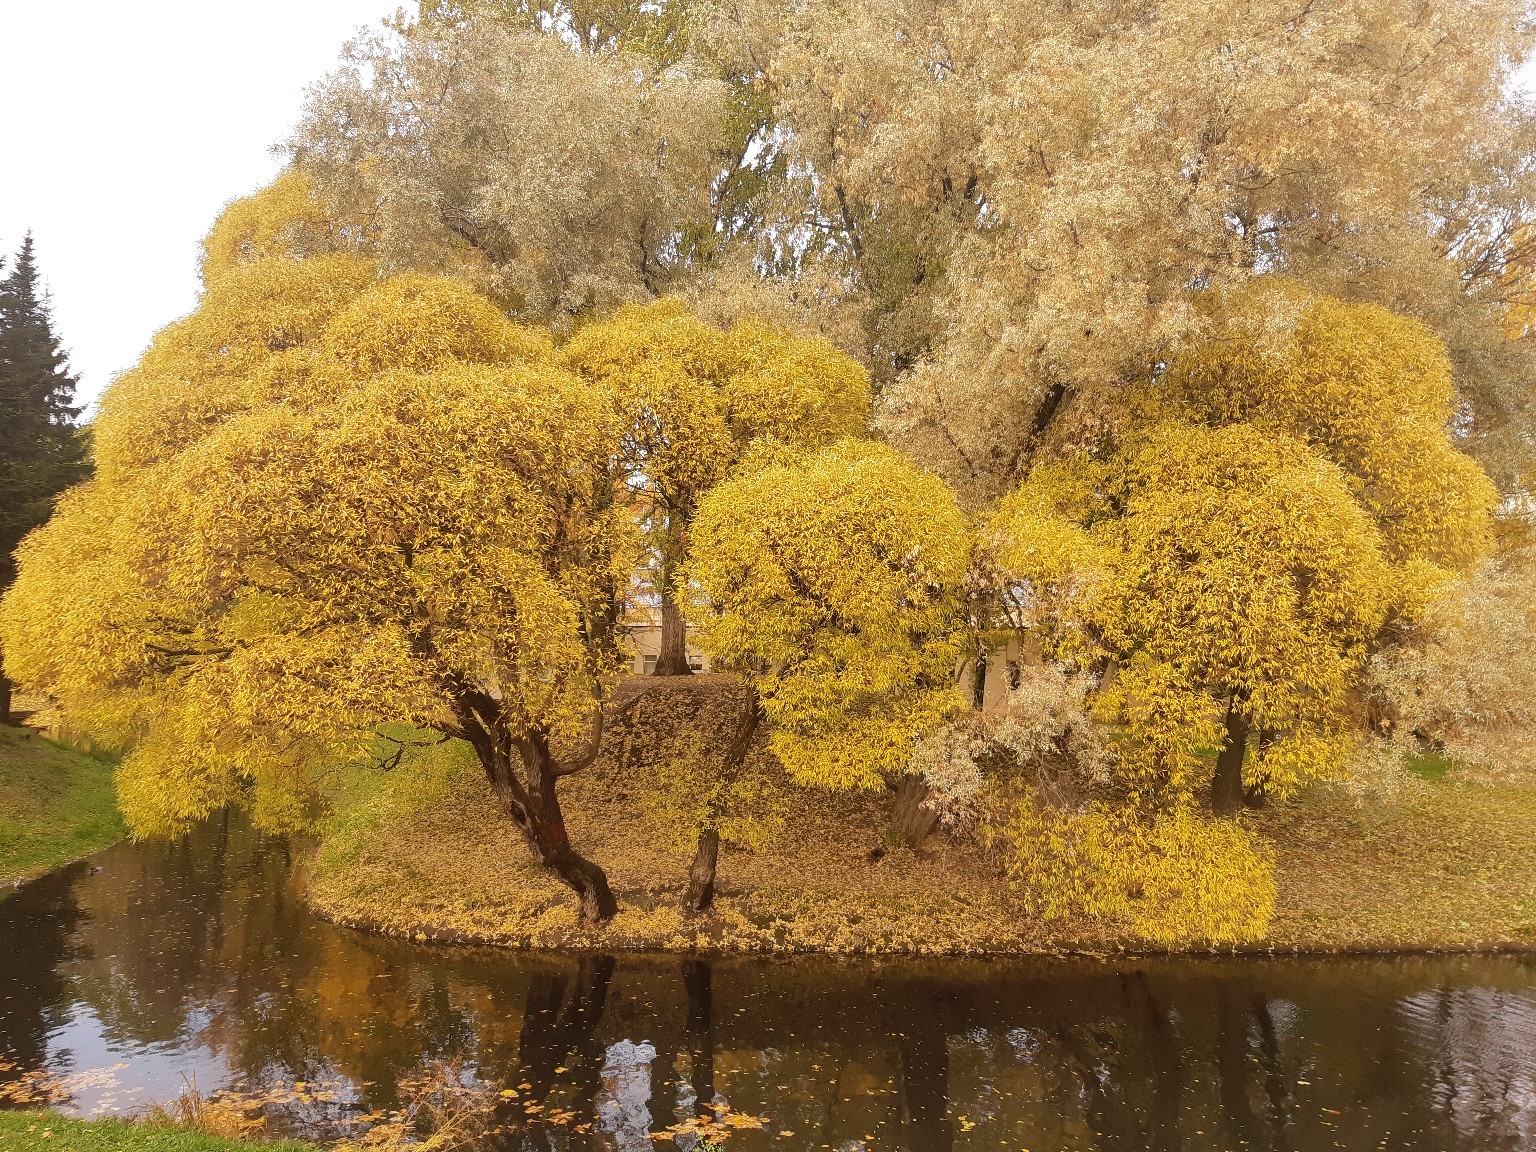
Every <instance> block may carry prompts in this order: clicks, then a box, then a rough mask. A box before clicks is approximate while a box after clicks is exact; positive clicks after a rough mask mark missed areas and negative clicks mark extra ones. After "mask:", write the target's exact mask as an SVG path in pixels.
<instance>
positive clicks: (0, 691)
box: [0, 672, 11, 724]
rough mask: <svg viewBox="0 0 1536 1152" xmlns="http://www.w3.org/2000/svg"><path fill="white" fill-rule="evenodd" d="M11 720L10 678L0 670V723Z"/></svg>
mask: <svg viewBox="0 0 1536 1152" xmlns="http://www.w3.org/2000/svg"><path fill="white" fill-rule="evenodd" d="M10 722H11V680H10V677H8V676H7V675H6V674H5V673H4V672H0V724H9V723H10Z"/></svg>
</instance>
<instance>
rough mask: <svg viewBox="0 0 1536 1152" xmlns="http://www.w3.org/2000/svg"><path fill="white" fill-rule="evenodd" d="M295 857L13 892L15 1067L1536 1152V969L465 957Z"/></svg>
mask: <svg viewBox="0 0 1536 1152" xmlns="http://www.w3.org/2000/svg"><path fill="white" fill-rule="evenodd" d="M289 852H290V850H289V848H288V846H287V845H286V844H285V843H284V842H283V841H281V840H274V839H263V838H261V837H258V836H256V835H254V834H252V833H250V832H247V831H243V830H242V829H241V828H240V827H239V826H238V825H237V824H234V823H231V822H221V823H215V824H214V825H211V826H209V827H208V828H206V829H204V830H203V831H201V832H199V833H198V834H197V835H196V836H194V837H192V838H190V839H189V840H187V841H186V842H184V843H181V844H178V845H141V846H129V845H121V846H118V847H116V848H113V849H110V850H108V851H107V852H105V853H103V854H101V855H100V856H98V857H96V858H95V859H94V860H93V861H91V862H88V863H86V864H81V865H76V866H74V867H71V868H69V869H66V870H64V871H63V872H60V873H57V874H55V875H53V876H51V877H48V878H45V879H44V880H41V881H39V882H37V883H35V884H32V885H30V886H28V887H26V888H23V889H22V890H21V891H20V892H18V893H16V894H15V895H13V896H11V897H9V898H8V899H5V900H4V901H0V1051H3V1052H6V1053H8V1057H7V1058H6V1059H7V1060H8V1062H9V1063H11V1064H13V1065H15V1068H13V1070H11V1071H8V1072H0V1078H4V1077H11V1078H13V1079H14V1078H15V1077H16V1076H17V1075H18V1074H19V1073H20V1071H21V1070H23V1069H36V1068H42V1067H46V1068H48V1069H51V1070H53V1071H55V1072H57V1073H59V1074H61V1075H62V1076H63V1077H64V1078H65V1083H66V1084H67V1086H68V1090H69V1092H70V1099H69V1103H68V1105H67V1107H68V1108H69V1109H72V1110H75V1111H78V1112H80V1113H85V1114H91V1113H101V1112H111V1111H132V1110H134V1109H136V1108H141V1107H143V1106H144V1104H145V1102H146V1101H148V1100H158V1101H162V1102H163V1101H168V1100H170V1099H172V1098H174V1097H175V1096H176V1095H177V1094H178V1093H179V1092H180V1091H181V1090H182V1087H183V1077H184V1076H190V1075H192V1074H195V1075H196V1079H197V1084H198V1086H199V1088H200V1089H202V1090H203V1091H205V1092H206V1091H209V1090H211V1089H215V1088H219V1087H221V1086H225V1085H233V1084H238V1085H241V1086H243V1087H244V1088H246V1089H248V1090H259V1089H262V1088H269V1087H285V1086H291V1085H293V1084H294V1083H295V1082H298V1083H301V1084H303V1085H304V1088H303V1089H301V1090H300V1091H299V1092H298V1094H297V1095H288V1096H285V1097H284V1098H282V1099H280V1100H278V1101H277V1102H275V1103H273V1104H272V1105H271V1107H270V1109H269V1120H270V1126H271V1128H272V1129H273V1130H274V1131H276V1132H279V1133H284V1134H293V1135H302V1136H310V1137H315V1138H330V1137H335V1136H338V1135H342V1134H344V1133H346V1132H347V1131H354V1132H355V1131H356V1128H355V1124H353V1125H352V1126H351V1127H350V1128H349V1123H351V1122H352V1120H353V1119H354V1118H355V1117H356V1115H357V1114H358V1113H360V1112H365V1111H368V1110H370V1109H375V1108H389V1107H395V1106H396V1105H397V1103H398V1096H397V1088H396V1085H397V1083H398V1082H399V1081H400V1080H401V1078H402V1077H408V1076H410V1075H411V1074H412V1073H413V1072H416V1071H418V1070H420V1069H421V1068H422V1067H424V1066H426V1065H427V1064H429V1063H431V1062H433V1061H436V1060H439V1059H443V1060H455V1061H459V1062H461V1066H462V1068H463V1069H464V1070H465V1072H464V1074H465V1075H469V1076H475V1077H478V1078H481V1079H484V1080H487V1081H492V1082H494V1083H496V1084H498V1085H506V1086H508V1087H511V1088H513V1089H514V1090H516V1091H517V1092H518V1096H517V1097H516V1100H515V1102H514V1103H513V1104H511V1105H509V1106H508V1107H509V1109H510V1112H509V1115H511V1117H512V1119H513V1120H514V1121H515V1123H513V1125H512V1129H511V1131H510V1133H509V1134H507V1135H505V1136H503V1137H501V1138H499V1139H500V1143H499V1144H498V1145H497V1147H503V1148H518V1149H522V1148H537V1149H565V1148H623V1149H648V1148H663V1149H665V1148H671V1147H674V1143H673V1138H666V1139H665V1140H663V1141H660V1142H658V1141H654V1140H652V1139H651V1135H650V1134H651V1133H656V1132H661V1131H663V1130H665V1129H667V1128H668V1127H669V1126H671V1125H673V1124H675V1123H677V1122H679V1121H680V1120H684V1119H686V1118H687V1117H689V1116H691V1115H693V1114H694V1113H695V1112H696V1110H697V1109H698V1108H699V1105H700V1103H701V1102H704V1103H710V1102H713V1103H714V1104H716V1105H729V1107H730V1108H731V1109H733V1110H735V1112H736V1113H737V1114H746V1115H755V1116H759V1117H764V1118H766V1121H767V1124H766V1127H765V1128H764V1129H761V1130H754V1129H744V1130H741V1131H739V1132H736V1133H735V1134H734V1135H733V1137H732V1139H731V1141H730V1143H731V1147H732V1149H733V1150H734V1149H741V1150H742V1152H747V1150H752V1149H767V1148H775V1149H839V1150H852V1149H861V1148H879V1149H925V1150H926V1149H941V1150H948V1149H964V1148H1008V1149H1030V1150H1033V1152H1046V1150H1054V1149H1116V1150H1122V1149H1123V1150H1126V1152H1132V1150H1134V1152H1145V1150H1151V1149H1187V1150H1190V1152H1195V1150H1206V1149H1235V1148H1253V1149H1275V1150H1279V1149H1289V1150H1295V1152H1310V1150H1312V1149H1333V1148H1345V1149H1359V1150H1361V1152H1364V1150H1368V1149H1370V1150H1374V1149H1445V1150H1454V1149H1469V1150H1476V1152H1494V1150H1499V1149H1528V1148H1533V1147H1536V968H1533V966H1532V963H1531V962H1529V961H1527V960H1524V959H1520V958H1514V957H1470V958H1442V959H1421V958H1404V959H1386V960H1342V961H1310V960H1273V961H1266V960H1240V961H1239V960H1232V961H1212V960H1204V961H1181V962H1176V961H1143V960H1125V961H1121V962H1113V963H1097V962H1082V961H1073V962H1043V961H1006V962H1004V961H991V962H980V961H949V962H938V963H935V962H915V961H914V962H908V961H900V962H893V961H882V962H875V961H863V962H833V961H822V960H808V959H776V960H750V959H714V960H700V959H685V958H680V957H638V956H621V957H617V958H605V957H584V958H583V957H575V956H550V955H540V956H529V955H519V954H512V953H501V952H491V951H478V950H477V951H467V950H450V949H438V948H428V947H422V946H413V945H409V944H405V943H400V942H391V941H384V940H377V939H372V938H369V937H364V936H361V935H356V934H353V933H350V932H346V931H343V930H339V929H335V928H332V927H330V926H328V925H326V924H323V923H321V922H319V921H318V920H315V919H314V918H312V917H311V916H309V915H308V914H307V913H306V912H305V910H304V907H303V905H302V904H301V902H300V900H299V899H298V895H297V881H295V880H294V879H293V869H292V867H291V863H292V862H291V860H290V856H289ZM521 1086H526V1087H521ZM530 1103H536V1104H537V1105H538V1106H539V1107H540V1108H542V1111H540V1112H534V1113H530V1112H528V1110H527V1105H528V1104H530ZM583 1127H585V1130H584V1131H583V1130H582V1128H583ZM693 1143H694V1138H693V1137H692V1136H690V1135H683V1136H681V1137H677V1138H676V1145H677V1146H681V1147H682V1148H683V1149H684V1150H685V1152H687V1150H688V1149H691V1148H692V1146H693Z"/></svg>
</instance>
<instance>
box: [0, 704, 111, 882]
mask: <svg viewBox="0 0 1536 1152" xmlns="http://www.w3.org/2000/svg"><path fill="white" fill-rule="evenodd" d="M124 834H125V829H124V827H123V821H122V817H121V816H120V815H119V814H118V811H117V793H116V791H115V789H114V788H113V784H112V765H110V764H108V763H106V762H104V761H102V760H98V759H96V758H94V757H92V756H87V755H85V754H84V753H83V752H78V751H76V750H74V749H72V748H67V747H65V746H64V745H62V744H56V743H54V742H53V741H51V740H48V739H47V738H45V737H43V736H40V735H38V734H37V733H36V732H34V731H33V730H32V729H30V728H21V727H11V726H9V725H0V889H4V888H9V887H10V886H12V885H13V884H15V883H16V882H18V881H22V880H28V879H31V878H32V877H34V876H40V875H42V874H43V873H45V872H48V871H51V870H52V869H54V868H58V867H60V866H62V865H64V864H67V863H69V862H70V861H71V860H78V859H80V857H82V856H88V855H90V854H91V853H92V852H97V851H100V850H101V849H102V848H105V847H106V846H107V845H108V844H111V843H114V842H115V841H117V840H120V839H122V837H123V836H124Z"/></svg>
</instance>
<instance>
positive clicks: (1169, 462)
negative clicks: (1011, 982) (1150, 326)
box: [990, 424, 1398, 795]
mask: <svg viewBox="0 0 1536 1152" xmlns="http://www.w3.org/2000/svg"><path fill="white" fill-rule="evenodd" d="M1089 471H1090V472H1094V469H1092V468H1090V469H1089ZM1077 473H1078V469H1077V468H1076V467H1075V466H1074V464H1072V463H1067V464H1062V465H1057V466H1053V467H1049V468H1041V469H1038V470H1037V471H1036V473H1035V475H1034V476H1032V477H1031V479H1030V480H1029V481H1028V482H1027V483H1026V484H1024V485H1023V486H1022V487H1021V488H1020V489H1019V490H1018V491H1017V492H1015V493H1014V494H1013V495H1011V496H1010V497H1008V498H1007V499H1006V500H1004V501H1003V502H1002V504H1001V505H1000V507H999V509H998V511H997V513H996V514H995V516H994V517H993V519H992V522H991V526H990V537H991V539H992V541H993V544H994V548H995V552H996V556H997V559H998V562H999V564H1000V566H1001V567H1002V569H1003V570H1004V572H1005V573H1007V575H1008V576H1009V577H1010V578H1012V579H1013V580H1014V581H1017V582H1018V583H1019V584H1020V586H1021V589H1027V590H1028V591H1024V592H1021V593H1020V594H1021V595H1024V596H1025V597H1026V598H1027V597H1028V596H1030V595H1033V593H1034V590H1035V589H1039V597H1040V600H1041V601H1042V602H1043V603H1044V604H1045V605H1047V606H1048V607H1050V608H1051V609H1052V610H1053V611H1058V612H1061V613H1062V614H1063V617H1062V618H1060V619H1058V620H1056V621H1055V627H1054V631H1047V633H1046V634H1047V636H1048V638H1052V639H1055V640H1056V641H1057V648H1058V651H1061V652H1062V653H1063V654H1065V655H1067V656H1069V657H1070V658H1073V659H1076V660H1079V661H1082V662H1085V663H1088V662H1093V661H1104V660H1111V661H1114V662H1115V664H1116V671H1115V673H1114V675H1113V676H1112V677H1111V678H1110V679H1109V682H1108V684H1107V685H1106V687H1105V689H1104V690H1103V692H1102V693H1101V699H1100V708H1101V710H1102V711H1103V712H1105V713H1106V714H1108V715H1117V716H1119V717H1120V718H1121V719H1122V720H1123V721H1124V722H1125V723H1126V725H1127V726H1128V728H1129V731H1130V733H1131V735H1132V736H1133V737H1134V739H1133V741H1132V742H1131V743H1130V745H1128V746H1127V747H1126V748H1125V749H1123V751H1122V757H1121V760H1122V765H1123V767H1124V768H1125V769H1126V771H1127V775H1126V781H1125V782H1126V784H1127V785H1128V786H1129V787H1131V788H1132V790H1133V792H1142V791H1149V792H1150V793H1152V794H1156V793H1158V792H1160V791H1162V790H1171V791H1172V792H1173V793H1175V794H1184V795H1187V794H1189V793H1190V792H1191V791H1192V790H1193V789H1194V788H1195V787H1196V786H1197V785H1198V784H1199V783H1200V782H1201V781H1200V780H1199V774H1200V773H1201V772H1202V770H1203V767H1202V762H1201V753H1202V750H1203V749H1206V748H1209V747H1211V746H1212V745H1214V744H1216V743H1218V742H1219V734H1220V719H1221V712H1222V710H1223V709H1224V708H1225V706H1226V704H1227V702H1228V701H1234V700H1235V701H1236V702H1237V706H1238V709H1239V711H1240V712H1241V713H1242V714H1243V715H1244V716H1245V717H1246V718H1247V720H1248V722H1249V723H1250V724H1251V726H1252V727H1253V728H1254V729H1255V730H1263V731H1266V732H1269V733H1272V734H1274V735H1276V736H1284V737H1286V738H1287V739H1301V738H1302V737H1303V736H1305V738H1306V739H1307V740H1308V741H1309V743H1308V745H1307V746H1308V747H1309V748H1310V749H1312V750H1313V751H1314V752H1319V753H1320V752H1322V751H1325V750H1327V751H1328V755H1325V756H1323V755H1320V756H1319V757H1318V758H1316V759H1308V758H1305V757H1296V756H1292V755H1288V754H1285V753H1284V752H1283V749H1284V748H1285V747H1288V746H1289V745H1286V744H1285V743H1284V741H1282V742H1281V743H1280V744H1277V745H1276V746H1275V748H1274V751H1273V753H1272V754H1271V756H1270V757H1269V758H1267V759H1261V761H1260V762H1259V763H1257V764H1256V765H1255V772H1256V773H1258V774H1259V775H1258V776H1257V777H1256V778H1258V779H1263V780H1265V781H1266V782H1267V784H1268V785H1269V786H1270V787H1271V788H1272V789H1273V790H1275V791H1278V792H1285V791H1287V790H1288V789H1289V788H1291V787H1293V786H1294V785H1295V784H1296V783H1298V782H1299V781H1300V780H1301V779H1303V778H1306V777H1307V776H1312V775H1319V774H1326V773H1327V772H1329V771H1331V770H1333V769H1334V768H1335V767H1337V766H1338V764H1339V763H1340V759H1341V757H1340V755H1338V754H1337V752H1338V742H1337V741H1336V740H1334V739H1332V738H1331V736H1328V735H1327V734H1332V733H1336V732H1338V731H1339V730H1340V728H1341V726H1342V724H1343V722H1344V714H1343V710H1344V706H1345V703H1346V697H1347V693H1348V691H1349V690H1350V688H1351V687H1353V686H1354V684H1355V683H1356V682H1357V680H1358V678H1359V675H1360V672H1361V670H1362V668H1363V666H1364V661H1365V657H1366V654H1367V650H1368V646H1369V644H1370V643H1371V641H1372V640H1373V639H1374V638H1375V636H1376V633H1377V631H1378V630H1379V628H1380V627H1381V625H1382V623H1383V621H1384V620H1385V618H1386V615H1387V612H1388V610H1389V608H1390V607H1391V606H1392V605H1393V603H1394V602H1395V600H1396V596H1397V584H1398V574H1397V573H1396V572H1395V571H1394V569H1393V567H1392V566H1391V565H1390V564H1389V563H1388V562H1387V560H1386V558H1385V557H1384V555H1383V547H1382V540H1381V534H1380V533H1379V532H1378V530H1377V528H1376V526H1375V524H1374V523H1373V522H1372V520H1371V518H1370V517H1369V516H1368V515H1367V514H1366V513H1365V511H1364V510H1363V509H1362V508H1361V507H1360V505H1359V503H1358V502H1357V501H1356V499H1355V497H1354V495H1353V491H1352V485H1351V483H1350V481H1349V479H1348V477H1347V476H1346V475H1345V474H1344V473H1343V472H1342V471H1341V470H1340V469H1339V468H1337V467H1335V466H1334V465H1333V464H1330V463H1328V462H1327V461H1326V460H1323V459H1321V458H1320V457H1319V456H1318V455H1317V454H1316V453H1315V452H1313V451H1312V450H1311V449H1309V448H1308V447H1307V446H1306V445H1304V444H1302V443H1301V442H1300V441H1298V440H1295V439H1292V438H1290V437H1288V436H1285V435H1281V434H1276V433H1271V432H1267V431H1264V430H1261V429H1258V428H1254V427H1251V426H1248V425H1242V424H1239V425H1234V426H1232V427H1229V428H1219V429H1210V428H1205V427H1199V426H1187V425H1167V426H1162V427H1159V428H1155V429H1152V430H1149V431H1148V432H1146V433H1144V434H1142V435H1140V436H1138V437H1136V438H1133V439H1132V440H1131V441H1129V442H1127V444H1126V445H1125V446H1124V448H1123V449H1122V451H1121V452H1120V453H1119V454H1117V455H1116V456H1115V457H1114V458H1113V459H1111V460H1110V461H1108V462H1106V463H1105V464H1103V465H1102V466H1099V467H1098V468H1097V471H1096V472H1094V474H1095V475H1096V477H1097V479H1096V483H1095V484H1093V485H1091V486H1085V485H1083V484H1081V483H1080V479H1081V476H1080V474H1077ZM1074 494H1075V496H1074ZM1073 499H1075V501H1076V506H1075V507H1072V506H1071V504H1072V502H1073ZM1053 514H1054V520H1053ZM1063 589H1066V591H1063ZM1325 737H1326V738H1325Z"/></svg>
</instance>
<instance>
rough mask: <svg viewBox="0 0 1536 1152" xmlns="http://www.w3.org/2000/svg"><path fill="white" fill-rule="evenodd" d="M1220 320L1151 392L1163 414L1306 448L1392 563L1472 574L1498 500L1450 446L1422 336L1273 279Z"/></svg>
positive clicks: (1437, 375)
mask: <svg viewBox="0 0 1536 1152" xmlns="http://www.w3.org/2000/svg"><path fill="white" fill-rule="evenodd" d="M1216 311H1217V316H1216V323H1217V326H1218V330H1217V332H1216V333H1215V335H1214V336H1213V337H1212V338H1211V339H1209V340H1206V341H1203V342H1201V343H1200V344H1199V345H1198V346H1196V347H1195V348H1194V349H1192V350H1191V351H1190V352H1188V353H1187V354H1184V355H1180V356H1178V357H1177V358H1175V360H1174V362H1173V364H1172V367H1171V369H1170V370H1169V372H1168V373H1167V374H1166V377H1165V378H1164V379H1163V380H1161V381H1159V383H1158V385H1157V386H1156V387H1155V388H1154V389H1152V391H1151V392H1150V395H1149V396H1148V398H1147V400H1148V402H1149V403H1150V405H1151V406H1153V407H1154V409H1155V411H1156V413H1157V418H1158V419H1170V418H1181V417H1185V418H1191V419H1195V420H1201V421H1205V422H1209V423H1213V424H1217V425H1222V424H1232V423H1251V424H1253V425H1254V426H1255V427H1259V428H1263V429H1265V430H1268V431H1272V432H1276V433H1281V434H1284V435H1288V436H1294V437H1297V438H1299V439H1301V440H1304V441H1305V442H1306V443H1308V444H1310V445H1312V446H1313V447H1315V448H1316V449H1317V450H1318V451H1319V452H1321V453H1322V454H1323V455H1324V456H1325V457H1327V458H1328V459H1329V460H1331V461H1333V463H1335V464H1337V465H1338V466H1339V467H1340V468H1342V469H1344V471H1345V472H1346V473H1348V474H1349V476H1350V477H1351V480H1352V486H1353V488H1354V491H1355V494H1356V496H1357V498H1358V499H1359V500H1360V502H1361V504H1362V505H1364V507H1365V508H1366V509H1367V510H1368V511H1369V512H1370V513H1371V515H1372V517H1373V518H1374V519H1375V520H1376V522H1377V524H1378V525H1379V526H1380V528H1381V531H1382V534H1383V536H1384V537H1385V539H1386V543H1387V547H1388V551H1389V553H1390V555H1391V556H1392V558H1393V559H1394V560H1396V561H1398V562H1400V563H1401V562H1407V561H1411V560H1419V561H1424V562H1428V563H1431V564H1435V565H1438V566H1440V567H1443V568H1447V569H1450V570H1453V571H1467V570H1468V569H1470V568H1471V567H1472V566H1474V565H1475V564H1476V563H1477V562H1478V561H1479V560H1481V559H1483V557H1485V556H1487V555H1488V553H1489V551H1490V550H1491V548H1492V532H1493V521H1492V513H1493V510H1494V508H1495V507H1496V506H1497V503H1498V492H1497V490H1496V489H1495V488H1494V485H1493V482H1492V481H1491V480H1489V479H1488V477H1487V475H1486V474H1485V473H1484V472H1483V470H1482V469H1481V468H1480V467H1479V466H1478V464H1477V463H1476V461H1474V460H1473V459H1472V458H1471V457H1470V456H1467V455H1466V454H1465V453H1463V452H1462V451H1460V450H1459V449H1458V448H1457V446H1456V444H1455V442H1454V441H1453V440H1452V437H1451V431H1450V429H1451V425H1452V422H1453V420H1454V419H1455V417H1456V394H1455V388H1454V385H1453V382H1452V373H1451V362H1450V357H1449V356H1448V355H1447V353H1446V349H1445V345H1444V343H1443V342H1442V341H1441V340H1440V338H1439V337H1438V336H1436V335H1435V334H1434V333H1433V332H1431V331H1430V329H1429V328H1428V327H1426V326H1425V325H1423V324H1421V323H1419V322H1418V321H1416V320H1410V319H1407V318H1406V317H1402V316H1397V315H1394V314H1393V313H1391V312H1389V311H1387V310H1386V309H1385V308H1381V307H1377V306H1376V305H1373V304H1358V303H1354V304H1352V303H1346V302H1344V301H1342V300H1335V299H1332V298H1331V297H1327V296H1312V295H1308V294H1307V293H1305V292H1304V291H1302V290H1301V289H1300V288H1299V287H1298V286H1297V285H1295V284H1293V283H1291V282H1289V281H1286V280H1284V279H1281V278H1278V277H1266V278H1262V279H1260V280H1259V281H1257V282H1256V283H1255V285H1253V286H1251V287H1249V288H1248V289H1247V290H1246V291H1245V292H1243V293H1241V294H1235V295H1233V296H1231V297H1229V298H1227V299H1224V300H1222V301H1221V302H1220V304H1219V306H1218V307H1217V309H1216Z"/></svg>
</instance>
